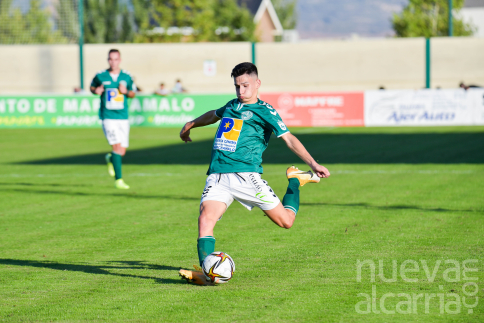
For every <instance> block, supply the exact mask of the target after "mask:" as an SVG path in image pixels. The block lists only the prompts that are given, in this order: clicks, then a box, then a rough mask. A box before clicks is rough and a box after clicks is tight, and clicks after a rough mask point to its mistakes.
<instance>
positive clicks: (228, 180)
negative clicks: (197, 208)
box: [200, 173, 281, 211]
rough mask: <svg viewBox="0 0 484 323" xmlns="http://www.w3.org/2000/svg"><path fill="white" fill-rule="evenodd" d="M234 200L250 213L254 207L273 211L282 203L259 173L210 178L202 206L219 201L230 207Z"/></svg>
mask: <svg viewBox="0 0 484 323" xmlns="http://www.w3.org/2000/svg"><path fill="white" fill-rule="evenodd" d="M234 200H237V201H238V202H239V203H240V204H242V205H243V206H245V207H246V208H247V209H248V210H249V211H250V210H252V209H253V208H254V206H257V207H258V208H260V209H261V210H272V209H273V208H275V207H276V206H277V205H278V204H279V203H280V202H281V201H280V200H279V198H278V197H277V195H276V193H274V191H273V190H272V188H271V187H270V186H269V184H267V182H266V181H265V180H263V179H262V177H261V176H260V174H259V173H223V174H211V175H209V176H208V178H207V183H206V184H205V189H204V190H203V194H202V199H201V201H200V204H201V203H203V202H205V201H219V202H223V203H225V204H226V205H227V207H229V206H230V204H232V202H233V201H234Z"/></svg>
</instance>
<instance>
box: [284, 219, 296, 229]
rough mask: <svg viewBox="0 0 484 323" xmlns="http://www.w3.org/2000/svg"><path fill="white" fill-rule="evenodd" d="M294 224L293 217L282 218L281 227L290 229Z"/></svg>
mask: <svg viewBox="0 0 484 323" xmlns="http://www.w3.org/2000/svg"><path fill="white" fill-rule="evenodd" d="M293 224H294V218H286V219H284V220H282V223H281V228H284V229H290V228H291V227H292V225H293Z"/></svg>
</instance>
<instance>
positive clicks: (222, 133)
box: [213, 118, 244, 152]
mask: <svg viewBox="0 0 484 323" xmlns="http://www.w3.org/2000/svg"><path fill="white" fill-rule="evenodd" d="M243 124H244V121H243V120H240V119H233V118H223V119H222V121H221V122H220V126H219V127H218V131H217V136H216V138H215V145H214V146H213V149H216V150H225V151H231V152H234V151H235V149H236V148H237V142H238V141H239V136H240V131H241V130H242V125H243Z"/></svg>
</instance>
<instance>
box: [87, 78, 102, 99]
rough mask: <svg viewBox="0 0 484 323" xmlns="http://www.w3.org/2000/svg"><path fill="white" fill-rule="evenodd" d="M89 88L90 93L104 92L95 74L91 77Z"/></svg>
mask: <svg viewBox="0 0 484 323" xmlns="http://www.w3.org/2000/svg"><path fill="white" fill-rule="evenodd" d="M89 90H91V93H92V94H97V95H101V94H103V92H104V85H103V83H102V82H101V81H100V80H99V79H98V77H97V75H96V76H95V77H94V78H93V79H92V82H91V86H90V87H89Z"/></svg>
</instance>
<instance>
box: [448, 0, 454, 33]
mask: <svg viewBox="0 0 484 323" xmlns="http://www.w3.org/2000/svg"><path fill="white" fill-rule="evenodd" d="M452 36H454V21H453V15H452V0H449V37H452Z"/></svg>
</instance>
